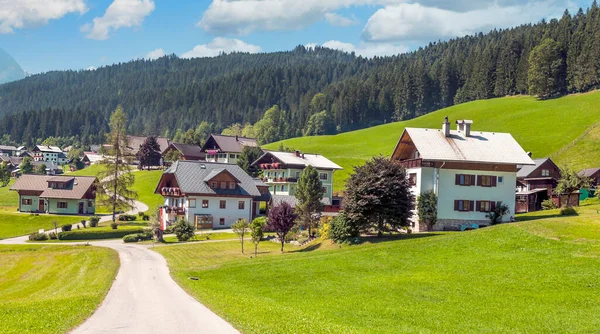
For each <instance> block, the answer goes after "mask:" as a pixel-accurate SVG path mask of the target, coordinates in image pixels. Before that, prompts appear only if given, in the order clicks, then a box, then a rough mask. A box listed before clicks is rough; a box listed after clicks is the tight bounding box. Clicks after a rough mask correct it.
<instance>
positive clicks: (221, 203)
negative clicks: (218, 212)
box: [219, 200, 227, 209]
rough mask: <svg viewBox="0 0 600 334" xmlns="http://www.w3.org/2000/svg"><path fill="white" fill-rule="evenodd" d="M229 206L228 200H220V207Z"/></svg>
mask: <svg viewBox="0 0 600 334" xmlns="http://www.w3.org/2000/svg"><path fill="white" fill-rule="evenodd" d="M226 207H227V202H226V201H223V200H221V201H219V209H225V208H226Z"/></svg>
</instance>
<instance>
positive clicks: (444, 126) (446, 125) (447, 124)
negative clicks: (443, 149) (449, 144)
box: [442, 116, 450, 137]
mask: <svg viewBox="0 0 600 334" xmlns="http://www.w3.org/2000/svg"><path fill="white" fill-rule="evenodd" d="M442 132H444V136H445V137H448V136H450V122H448V116H446V117H445V118H444V123H442Z"/></svg>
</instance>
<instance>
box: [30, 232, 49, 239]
mask: <svg viewBox="0 0 600 334" xmlns="http://www.w3.org/2000/svg"><path fill="white" fill-rule="evenodd" d="M46 240H48V235H46V233H38V232H35V233H31V234H30V235H29V241H46Z"/></svg>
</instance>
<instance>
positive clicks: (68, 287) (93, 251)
mask: <svg viewBox="0 0 600 334" xmlns="http://www.w3.org/2000/svg"><path fill="white" fill-rule="evenodd" d="M0 258H2V261H0V315H1V319H2V329H1V330H0V331H1V332H2V333H65V332H68V331H69V329H71V328H73V327H75V326H77V325H79V324H80V323H82V322H83V321H84V320H85V319H86V318H87V317H89V316H90V315H91V314H92V313H93V312H94V310H95V309H96V308H97V307H98V305H99V304H100V302H102V300H103V299H104V297H105V296H106V294H107V293H108V290H109V288H110V286H111V284H112V282H113V279H114V278H115V276H116V273H117V269H118V267H119V257H118V255H117V253H116V252H115V251H113V250H110V249H107V248H96V247H85V246H79V247H77V246H58V245H57V246H54V245H53V246H42V245H0Z"/></svg>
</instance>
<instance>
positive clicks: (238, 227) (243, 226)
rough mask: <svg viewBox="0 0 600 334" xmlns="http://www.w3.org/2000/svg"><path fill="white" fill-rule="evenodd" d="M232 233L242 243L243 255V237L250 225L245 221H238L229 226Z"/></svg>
mask: <svg viewBox="0 0 600 334" xmlns="http://www.w3.org/2000/svg"><path fill="white" fill-rule="evenodd" d="M231 229H232V230H233V233H235V234H237V235H238V237H239V238H240V242H241V243H242V254H243V253H244V236H246V234H247V233H248V232H249V231H250V223H248V221H247V220H246V219H238V221H236V222H235V223H233V225H231Z"/></svg>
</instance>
